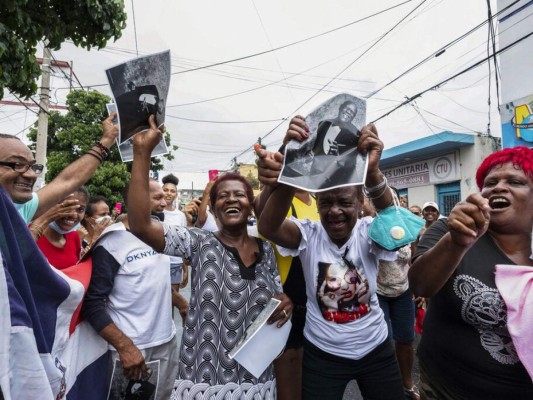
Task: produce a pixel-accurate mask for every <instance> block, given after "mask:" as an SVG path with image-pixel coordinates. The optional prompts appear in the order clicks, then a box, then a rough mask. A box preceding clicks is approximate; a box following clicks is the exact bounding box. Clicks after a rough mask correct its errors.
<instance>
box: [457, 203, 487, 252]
mask: <svg viewBox="0 0 533 400" xmlns="http://www.w3.org/2000/svg"><path fill="white" fill-rule="evenodd" d="M489 222H490V206H489V201H488V200H487V199H485V198H484V197H481V195H480V194H479V193H475V194H471V195H470V196H468V197H467V198H466V200H465V201H461V202H460V203H457V204H456V205H455V207H454V208H453V209H452V211H451V212H450V215H449V217H448V228H449V231H450V235H451V237H452V241H453V242H454V243H455V244H457V245H459V246H466V247H470V246H472V245H473V244H474V243H475V242H476V241H477V240H478V239H479V238H480V237H481V236H482V235H483V234H484V233H485V232H486V231H487V229H488V227H489Z"/></svg>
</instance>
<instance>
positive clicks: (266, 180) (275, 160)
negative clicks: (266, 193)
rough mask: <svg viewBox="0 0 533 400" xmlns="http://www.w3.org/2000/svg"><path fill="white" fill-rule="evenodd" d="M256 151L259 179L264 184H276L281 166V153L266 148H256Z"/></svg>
mask: <svg viewBox="0 0 533 400" xmlns="http://www.w3.org/2000/svg"><path fill="white" fill-rule="evenodd" d="M256 153H257V161H256V163H257V169H258V171H259V181H260V182H261V183H263V184H264V185H276V184H277V182H278V177H279V174H280V172H281V168H282V167H283V154H281V153H279V152H277V153H272V152H270V151H267V150H258V151H257V152H256Z"/></svg>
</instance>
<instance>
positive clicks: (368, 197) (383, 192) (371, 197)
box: [365, 186, 389, 201]
mask: <svg viewBox="0 0 533 400" xmlns="http://www.w3.org/2000/svg"><path fill="white" fill-rule="evenodd" d="M384 189H385V190H383V191H382V192H381V193H380V194H378V195H377V196H376V195H373V194H370V195H369V194H367V193H365V196H366V198H367V199H370V200H372V201H373V200H377V199H379V198H380V197H381V196H383V195H384V194H385V193H387V190H386V189H389V187H388V186H385V187H384Z"/></svg>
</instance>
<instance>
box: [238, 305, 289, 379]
mask: <svg viewBox="0 0 533 400" xmlns="http://www.w3.org/2000/svg"><path fill="white" fill-rule="evenodd" d="M280 303H281V301H280V300H278V299H274V298H272V299H270V302H269V303H268V304H267V306H266V307H265V309H264V310H263V311H262V312H261V313H260V314H259V315H258V316H257V318H256V319H255V321H254V322H253V323H252V324H251V325H250V326H249V327H248V328H247V329H246V331H245V332H244V335H243V337H242V338H241V339H240V340H239V341H238V342H237V344H236V346H235V347H234V348H233V350H231V351H230V352H229V354H228V356H229V357H230V358H232V359H235V360H236V361H237V362H238V363H239V364H240V365H242V366H243V367H244V368H246V369H247V370H248V371H249V372H250V373H251V374H252V375H253V376H255V377H256V378H259V377H260V376H261V374H262V373H263V372H264V371H265V369H267V367H268V366H269V365H270V364H271V363H272V361H274V359H275V358H276V357H277V356H278V355H279V354H280V353H281V352H282V351H283V349H284V347H285V344H286V343H287V339H288V337H289V332H290V331H291V326H292V324H291V321H287V322H286V323H285V324H284V325H283V326H282V327H281V328H278V327H277V322H276V323H274V324H270V325H269V324H267V323H266V322H267V320H268V318H270V316H271V315H272V313H273V312H274V311H275V310H276V308H277V307H278V305H279V304H280Z"/></svg>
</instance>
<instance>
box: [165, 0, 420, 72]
mask: <svg viewBox="0 0 533 400" xmlns="http://www.w3.org/2000/svg"><path fill="white" fill-rule="evenodd" d="M411 1H413V0H407V1H404V2H402V3H398V4H396V5H393V6H391V7H389V8H386V9H383V10H381V11H378V12H376V13H374V14H370V15H367V16H366V17H363V18H360V19H358V20H355V21H352V22H350V23H348V24H345V25H342V26H339V27H337V28H334V29H331V30H329V31H326V32H322V33H319V34H317V35H313V36H310V37H307V38H305V39H301V40H297V41H295V42H292V43H287V44H284V45H282V46H279V47H276V48H274V49H270V50H265V51H261V52H258V53H254V54H249V55H247V56H242V57H238V58H234V59H231V60H226V61H220V62H216V63H213V64H209V65H203V66H200V67H196V68H191V69H187V70H184V71H178V72H173V73H172V74H171V75H179V74H185V73H187V72H193V71H199V70H202V69H206V68H211V67H216V66H218V65H224V64H229V63H233V62H235V61H242V60H246V59H249V58H252V57H257V56H261V55H263V54H268V53H271V52H273V51H277V50H281V49H285V48H287V47H291V46H294V45H296V44H300V43H304V42H307V41H309V40H312V39H316V38H318V37H321V36H324V35H327V34H329V33H332V32H336V31H338V30H341V29H344V28H347V27H348V26H351V25H355V24H357V23H359V22H362V21H365V20H367V19H370V18H373V17H375V16H377V15H380V14H383V13H385V12H387V11H390V10H393V9H395V8H397V7H400V6H402V5H404V4H407V3H410V2H411Z"/></svg>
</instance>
